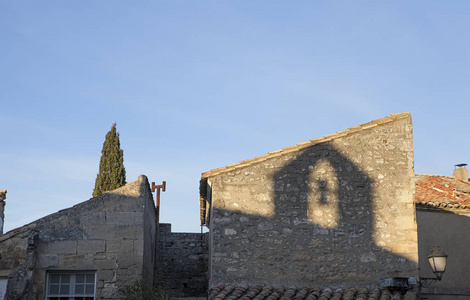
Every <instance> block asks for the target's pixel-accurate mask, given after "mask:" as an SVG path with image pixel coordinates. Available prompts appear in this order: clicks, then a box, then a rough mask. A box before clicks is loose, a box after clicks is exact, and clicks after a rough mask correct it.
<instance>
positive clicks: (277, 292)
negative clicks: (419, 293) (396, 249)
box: [208, 285, 404, 300]
mask: <svg viewBox="0 0 470 300" xmlns="http://www.w3.org/2000/svg"><path fill="white" fill-rule="evenodd" d="M403 296H404V292H402V291H393V292H392V291H390V290H388V289H379V288H372V289H366V288H362V289H360V290H358V289H355V288H349V289H346V290H343V289H331V288H324V289H321V288H319V287H313V288H312V287H303V288H297V287H288V288H285V287H283V286H279V287H276V288H274V287H272V286H264V287H262V286H260V285H255V286H253V287H248V286H237V287H234V286H224V285H218V286H215V287H213V288H212V289H210V291H209V297H208V300H223V299H231V300H236V299H244V300H249V299H253V300H401V299H403Z"/></svg>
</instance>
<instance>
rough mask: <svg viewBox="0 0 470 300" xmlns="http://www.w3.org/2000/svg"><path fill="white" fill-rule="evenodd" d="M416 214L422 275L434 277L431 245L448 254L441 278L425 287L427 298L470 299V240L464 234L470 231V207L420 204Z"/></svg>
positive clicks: (424, 291) (424, 292)
mask: <svg viewBox="0 0 470 300" xmlns="http://www.w3.org/2000/svg"><path fill="white" fill-rule="evenodd" d="M416 214H417V219H418V241H419V257H420V261H419V267H420V276H422V277H427V278H433V277H435V275H434V274H433V273H432V271H431V267H430V266H429V262H428V259H427V257H428V255H429V251H430V250H431V249H432V248H434V247H435V246H440V247H441V248H442V249H444V250H445V252H446V253H447V254H448V255H449V257H448V259H447V265H446V271H445V273H444V275H443V277H442V280H441V281H438V282H435V283H433V284H432V285H431V286H430V287H429V288H424V289H423V291H422V293H423V294H424V295H425V296H426V297H427V298H428V299H459V298H458V295H460V296H461V297H464V296H465V297H466V299H469V298H470V283H469V281H468V277H467V276H468V266H469V265H470V252H469V250H468V249H469V248H470V240H469V239H467V238H464V236H465V234H466V233H467V232H469V231H470V210H469V209H447V210H446V209H441V208H430V207H426V206H424V207H423V206H421V207H420V206H418V209H417V211H416ZM445 294H448V296H447V298H446V297H444V295H445ZM450 295H452V296H450ZM452 297H454V298H452Z"/></svg>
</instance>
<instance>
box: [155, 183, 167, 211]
mask: <svg viewBox="0 0 470 300" xmlns="http://www.w3.org/2000/svg"><path fill="white" fill-rule="evenodd" d="M155 190H156V191H157V205H156V207H160V190H161V191H162V192H164V191H165V190H166V181H163V182H162V184H160V185H155V182H152V193H153V192H155Z"/></svg>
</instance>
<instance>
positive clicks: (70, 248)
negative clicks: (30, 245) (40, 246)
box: [42, 240, 78, 254]
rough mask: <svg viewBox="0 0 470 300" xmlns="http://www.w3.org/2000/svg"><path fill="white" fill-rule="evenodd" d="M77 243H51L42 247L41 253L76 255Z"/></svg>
mask: <svg viewBox="0 0 470 300" xmlns="http://www.w3.org/2000/svg"><path fill="white" fill-rule="evenodd" d="M77 243H78V242H77V241H68V240H66V241H57V242H51V243H47V244H46V245H44V250H43V251H42V253H54V254H76V253H77Z"/></svg>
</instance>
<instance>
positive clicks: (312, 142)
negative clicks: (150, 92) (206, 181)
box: [202, 112, 411, 178]
mask: <svg viewBox="0 0 470 300" xmlns="http://www.w3.org/2000/svg"><path fill="white" fill-rule="evenodd" d="M410 117H411V116H410V113H409V112H404V113H397V114H391V115H390V116H387V117H385V118H382V119H378V120H373V121H371V122H369V123H365V124H362V125H359V126H355V127H351V128H348V129H346V130H343V131H339V132H337V133H333V134H330V135H326V136H323V137H320V138H317V139H313V140H310V141H306V142H303V143H298V144H296V145H294V146H290V147H286V148H282V149H280V150H276V151H271V152H269V153H268V154H264V155H261V156H257V157H254V158H251V159H247V160H243V161H240V162H238V163H234V164H231V165H227V166H225V167H221V168H217V169H212V170H210V171H208V172H205V173H202V178H207V177H210V176H213V175H216V174H219V173H221V172H225V171H228V170H233V169H235V168H239V167H244V166H247V165H250V164H253V163H256V162H260V161H263V160H266V159H267V158H272V157H276V156H279V155H282V154H285V153H290V152H294V151H299V150H303V149H305V148H308V147H311V146H314V145H318V144H321V143H325V142H329V141H332V140H335V139H338V138H341V137H344V136H347V135H349V134H353V133H356V132H359V131H363V130H366V129H369V128H372V127H375V126H379V125H381V124H385V123H389V122H392V121H395V120H397V119H404V118H410Z"/></svg>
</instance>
